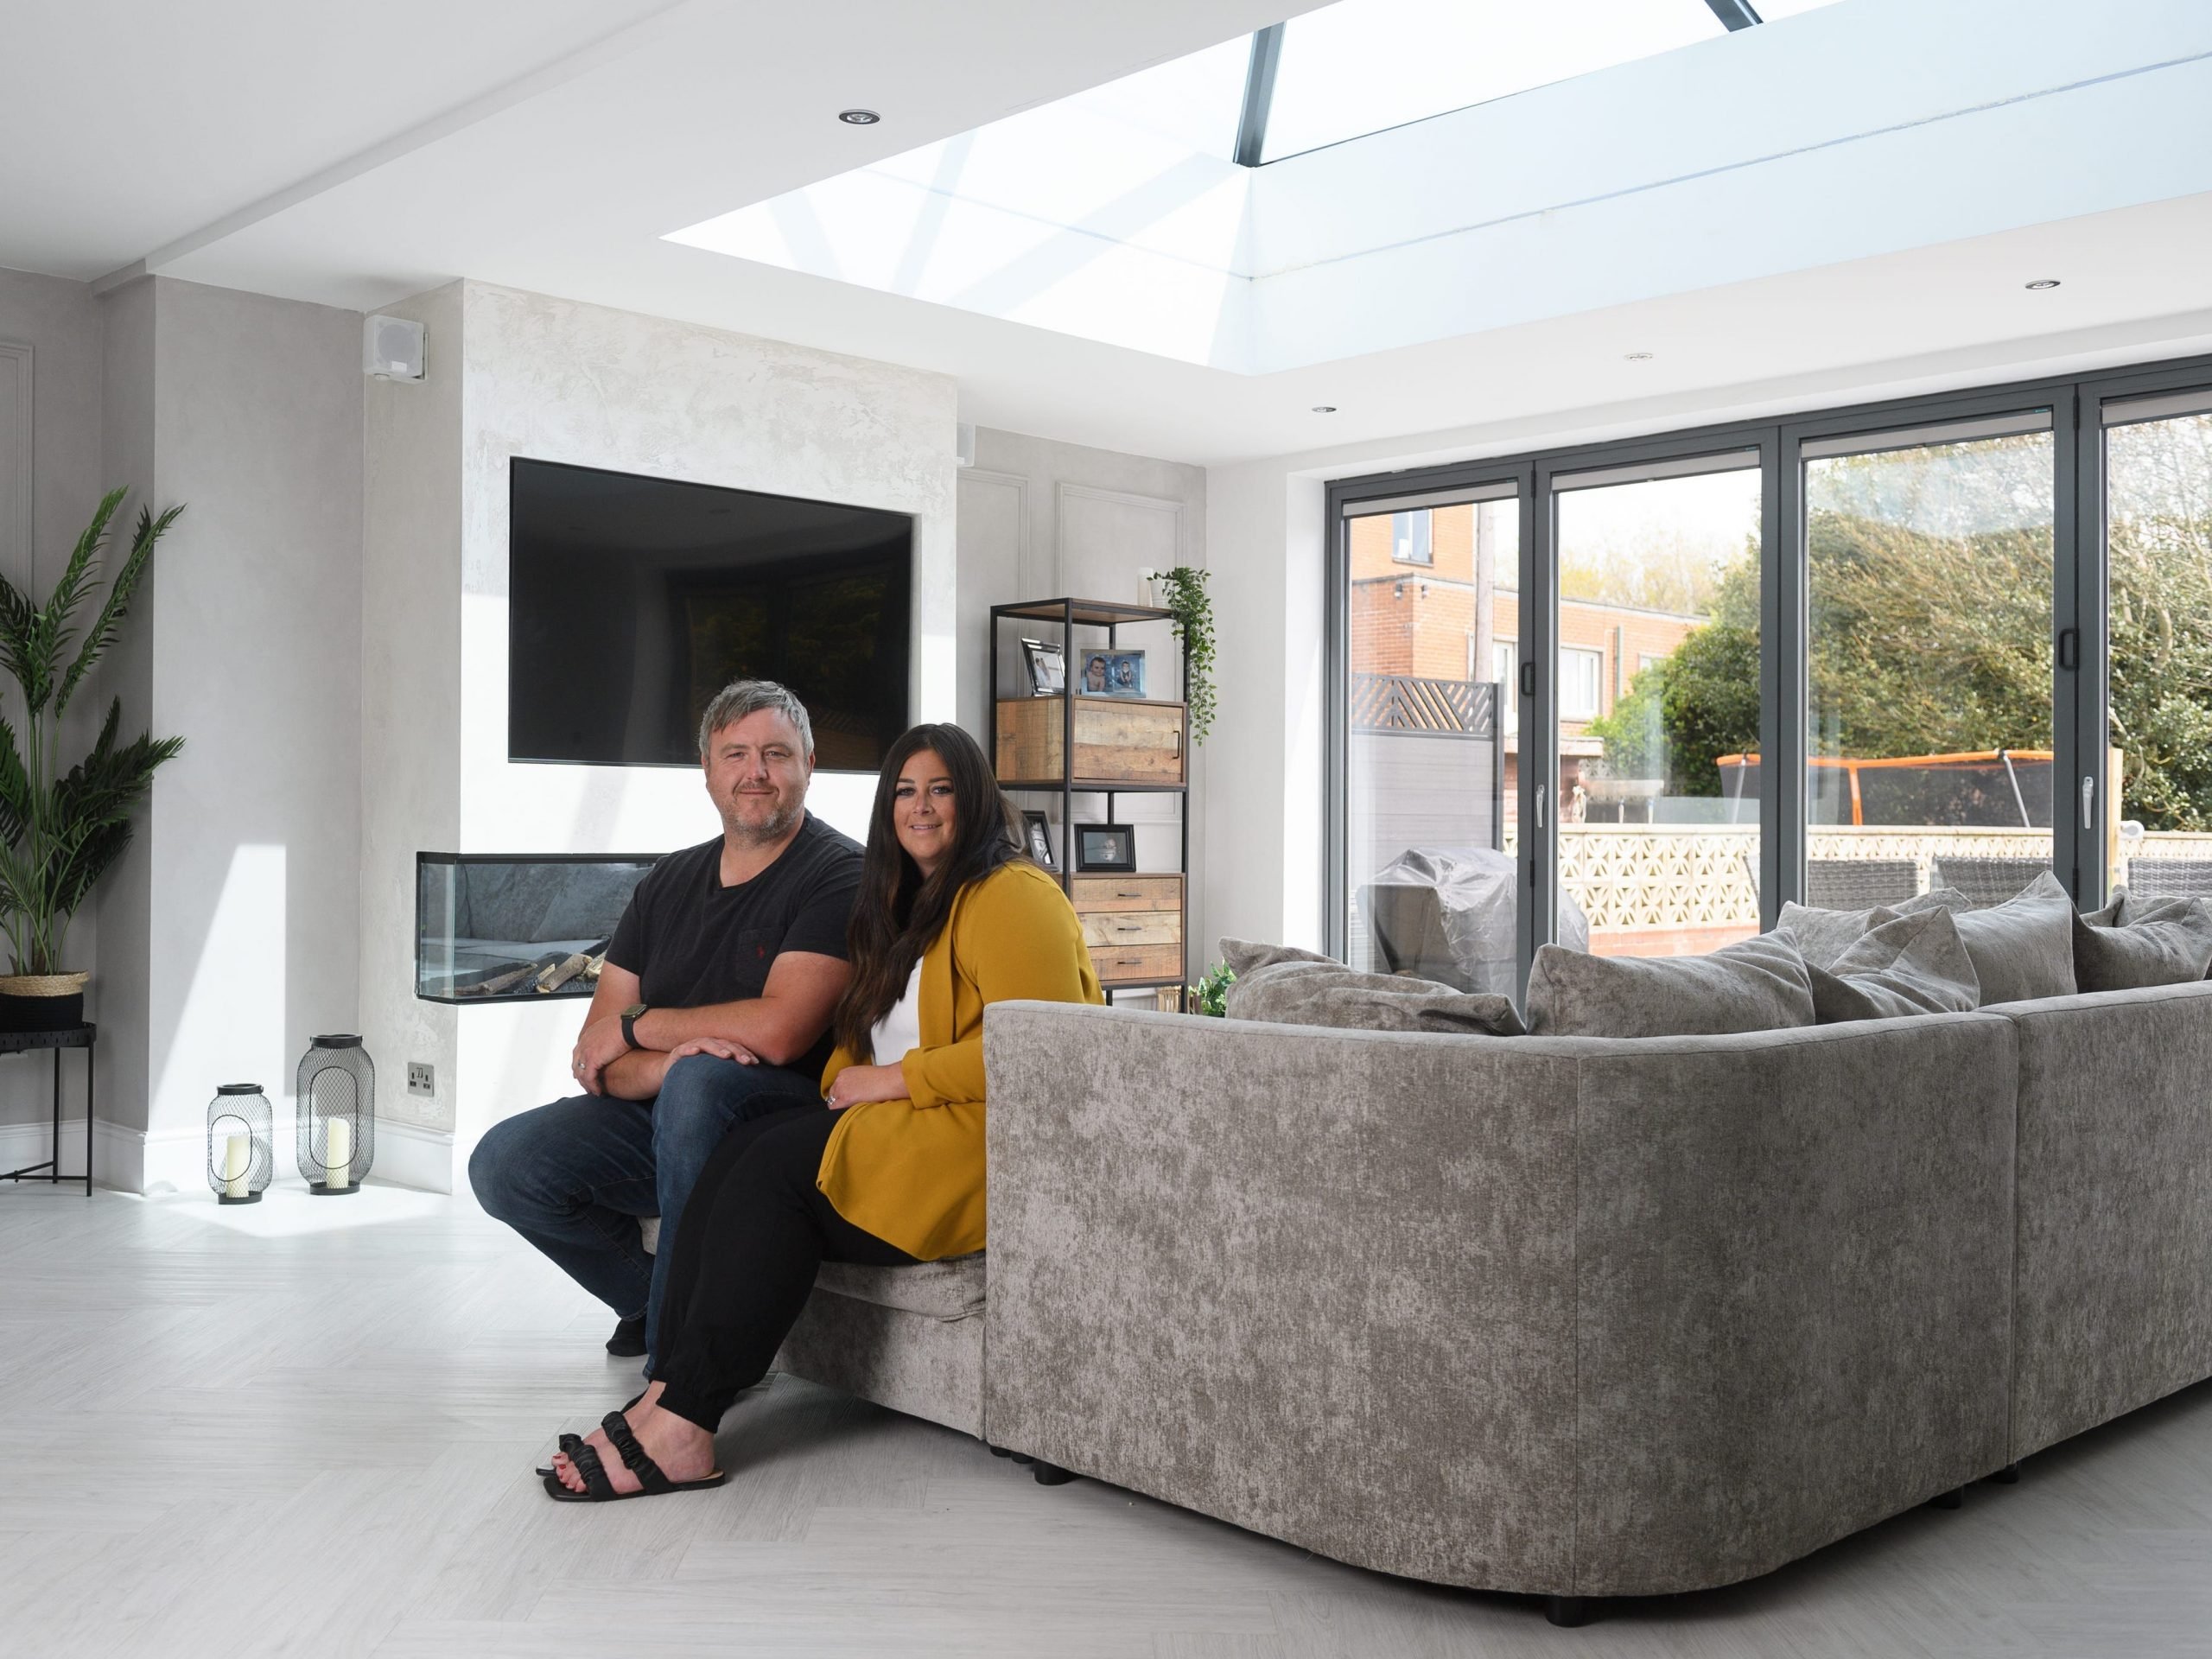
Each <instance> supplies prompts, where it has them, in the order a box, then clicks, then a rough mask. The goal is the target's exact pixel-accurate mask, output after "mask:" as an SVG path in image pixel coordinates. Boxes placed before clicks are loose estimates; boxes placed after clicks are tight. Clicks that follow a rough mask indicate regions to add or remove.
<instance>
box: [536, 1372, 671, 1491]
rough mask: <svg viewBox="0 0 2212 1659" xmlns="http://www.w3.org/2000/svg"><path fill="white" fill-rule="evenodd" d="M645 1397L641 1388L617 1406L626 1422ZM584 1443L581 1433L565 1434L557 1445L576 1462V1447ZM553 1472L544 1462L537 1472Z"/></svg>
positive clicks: (571, 1461)
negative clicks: (635, 1406)
mask: <svg viewBox="0 0 2212 1659" xmlns="http://www.w3.org/2000/svg"><path fill="white" fill-rule="evenodd" d="M644 1398H645V1389H639V1390H638V1392H637V1393H635V1394H633V1395H631V1396H630V1397H629V1398H628V1399H627V1400H625V1401H624V1402H622V1403H621V1404H620V1406H618V1407H617V1408H616V1409H617V1410H618V1411H620V1413H621V1414H622V1419H623V1421H624V1422H625V1423H627V1422H628V1421H629V1418H630V1408H631V1407H632V1406H634V1405H636V1404H637V1403H638V1402H639V1401H640V1400H642V1399H644ZM601 1427H602V1428H603V1427H606V1425H605V1424H603V1423H602V1424H601ZM583 1443H584V1437H583V1436H582V1435H581V1434H563V1436H562V1437H561V1438H560V1440H558V1441H557V1442H556V1446H558V1448H559V1449H560V1450H561V1451H563V1452H566V1453H567V1454H568V1458H569V1462H570V1463H574V1462H575V1460H576V1448H577V1447H578V1446H582V1444H583ZM552 1472H553V1471H552V1470H551V1469H550V1468H549V1467H547V1466H546V1465H543V1464H542V1463H541V1464H540V1465H537V1473H538V1474H539V1475H541V1476H543V1475H550V1474H551V1473H552Z"/></svg>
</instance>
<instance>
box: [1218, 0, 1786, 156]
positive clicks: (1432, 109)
mask: <svg viewBox="0 0 2212 1659" xmlns="http://www.w3.org/2000/svg"><path fill="white" fill-rule="evenodd" d="M1754 3H1756V0H1754ZM1764 15H1765V12H1764V10H1762V11H1761V13H1760V16H1764ZM1726 33H1727V29H1726V25H1724V24H1723V23H1722V22H1721V21H1720V19H1719V16H1717V15H1716V14H1715V12H1714V10H1713V8H1712V7H1711V6H1710V5H1708V4H1707V0H1553V3H1550V4H1546V5H1529V4H1528V3H1526V0H1338V3H1336V4H1335V5H1332V6H1325V7H1323V8H1322V9H1321V10H1319V11H1310V12H1307V13H1306V14H1305V15H1304V16H1299V17H1294V18H1292V19H1291V20H1290V21H1289V22H1287V23H1285V24H1283V25H1282V34H1281V48H1280V55H1279V57H1278V59H1277V61H1276V64H1275V70H1274V95H1273V97H1272V98H1271V99H1269V100H1268V114H1267V127H1266V134H1265V139H1264V142H1263V144H1262V149H1261V151H1260V156H1259V159H1260V161H1261V162H1262V163H1265V162H1274V161H1281V159H1282V158H1283V157H1284V156H1297V155H1300V154H1303V153H1304V152H1305V151H1306V150H1309V149H1320V148H1321V147H1322V146H1323V145H1325V144H1338V143H1344V140H1346V139H1348V138H1358V137H1364V136H1365V135H1367V134H1368V133H1370V132H1380V131H1382V130H1384V129H1385V128H1389V127H1399V126H1403V125H1405V124H1406V123H1408V122H1409V121H1421V120H1426V119H1427V118H1429V117H1430V116H1433V115H1442V114H1444V113H1445V112H1446V111H1449V110H1458V109H1465V107H1467V106H1468V105H1471V104H1486V103H1488V102H1489V101H1490V100H1491V99H1494V98H1504V97H1506V96H1508V95H1509V94H1510V93H1514V92H1527V91H1528V90H1529V88H1530V87H1532V86H1548V85H1549V84H1550V83H1551V82H1553V81H1555V80H1567V79H1570V78H1572V77H1573V76H1575V75H1581V74H1587V73H1590V72H1591V71H1592V70H1596V69H1608V68H1611V67H1612V66H1613V65H1615V64H1617V63H1628V62H1630V61H1632V60H1635V59H1637V58H1649V57H1656V55H1657V54H1660V53H1662V52H1670V51H1672V50H1674V49H1675V48H1676V47H1680V46H1689V45H1692V44H1694V42H1696V41H1707V40H1712V39H1713V38H1714V37H1715V36H1717V35H1725V34H1726Z"/></svg>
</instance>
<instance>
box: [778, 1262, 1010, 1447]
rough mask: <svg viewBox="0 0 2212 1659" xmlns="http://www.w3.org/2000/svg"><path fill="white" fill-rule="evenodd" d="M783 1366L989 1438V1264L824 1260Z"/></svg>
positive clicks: (787, 1340)
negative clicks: (875, 1264)
mask: <svg viewBox="0 0 2212 1659" xmlns="http://www.w3.org/2000/svg"><path fill="white" fill-rule="evenodd" d="M775 1369H776V1370H779V1371H788V1372H790V1373H791V1375H792V1376H803V1377H804V1378H806V1379H807V1381H809V1382H810V1383H823V1384H824V1385H825V1386H827V1387H829V1388H833V1389H843V1390H844V1391H845V1392H846V1393H847V1394H856V1395H860V1396H861V1398H862V1399H864V1400H873V1401H874V1402H876V1403H877V1404H878V1405H883V1406H889V1407H890V1408H892V1409H893V1411H903V1412H906V1414H908V1415H910V1416H914V1417H925V1418H927V1419H928V1420H929V1421H931V1422H933V1423H943V1424H944V1426H945V1427H947V1428H957V1429H958V1430H960V1432H961V1433H963V1434H973V1435H975V1436H976V1438H977V1439H978V1440H981V1439H982V1436H983V1257H982V1252H980V1251H978V1252H977V1253H976V1255H956V1256H953V1257H950V1259H948V1260H946V1261H943V1262H923V1263H922V1264H921V1265H920V1266H918V1267H912V1268H863V1267H857V1266H855V1265H853V1264H852V1263H850V1262H824V1263H823V1265H822V1268H821V1270H820V1272H818V1273H817V1274H816V1275H815V1280H814V1294H812V1295H811V1296H810V1297H809V1298H808V1299H807V1303H806V1306H805V1309H804V1311H803V1312H802V1313H800V1314H799V1319H798V1324H797V1325H794V1326H792V1327H791V1334H790V1335H789V1336H787V1337H785V1338H784V1345H783V1347H782V1349H781V1350H779V1351H778V1353H777V1355H776V1363H775Z"/></svg>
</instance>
